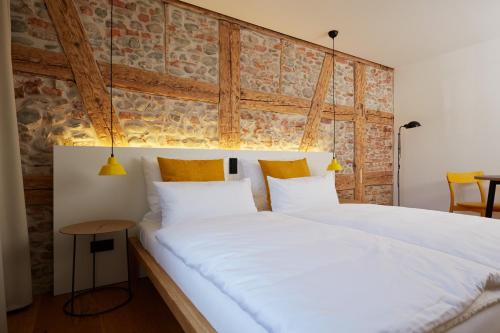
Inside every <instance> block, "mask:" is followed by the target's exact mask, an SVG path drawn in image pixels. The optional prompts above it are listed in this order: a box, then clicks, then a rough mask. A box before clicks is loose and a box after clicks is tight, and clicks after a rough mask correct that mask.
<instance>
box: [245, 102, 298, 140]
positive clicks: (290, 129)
mask: <svg viewBox="0 0 500 333" xmlns="http://www.w3.org/2000/svg"><path fill="white" fill-rule="evenodd" d="M305 122H306V117H305V116H301V115H287V114H282V113H275V112H266V111H256V110H245V109H243V110H241V121H240V124H241V138H240V139H241V148H243V149H261V150H298V149H299V145H300V141H301V139H302V134H303V133H304V127H305Z"/></svg>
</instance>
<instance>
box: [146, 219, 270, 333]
mask: <svg viewBox="0 0 500 333" xmlns="http://www.w3.org/2000/svg"><path fill="white" fill-rule="evenodd" d="M160 228H161V218H160V217H159V216H158V215H157V216H154V215H153V216H151V215H148V214H146V216H145V217H144V219H143V220H142V222H141V223H140V224H139V239H140V241H141V243H142V245H143V246H144V248H145V249H146V250H147V251H148V252H149V253H150V254H151V255H152V256H153V257H154V258H155V260H156V262H157V263H158V264H160V266H161V267H162V268H163V269H164V270H165V272H167V274H168V275H169V276H170V277H171V278H172V279H173V280H174V281H175V283H176V284H177V285H178V286H179V287H180V288H181V289H182V291H183V292H184V294H186V296H187V297H189V299H190V300H191V302H192V303H193V304H194V305H195V306H196V307H197V308H198V310H199V311H200V312H201V313H202V314H203V316H204V317H205V318H207V320H208V321H209V322H210V324H211V325H212V326H213V328H214V329H215V330H217V332H221V333H224V332H228V333H230V332H240V333H260V332H266V330H265V329H264V328H263V327H262V326H260V325H259V324H258V323H257V322H255V321H254V320H253V319H252V318H251V317H250V316H249V315H248V314H247V313H246V312H244V311H243V310H242V309H241V308H240V307H239V306H238V305H237V304H236V303H235V302H234V301H233V300H232V299H230V298H229V297H227V296H226V295H224V294H223V293H222V292H220V291H219V289H217V287H215V286H214V285H213V284H212V283H211V282H210V281H207V280H206V279H205V278H204V277H202V276H201V275H200V274H199V273H198V272H196V271H195V270H193V269H192V268H190V267H188V266H186V265H185V264H184V263H183V262H182V261H181V260H180V259H179V258H178V257H176V256H175V255H174V254H173V253H172V252H170V251H169V250H168V249H167V248H166V247H164V246H163V245H161V244H160V243H159V242H158V241H157V240H156V238H155V233H156V231H158V230H159V229H160Z"/></svg>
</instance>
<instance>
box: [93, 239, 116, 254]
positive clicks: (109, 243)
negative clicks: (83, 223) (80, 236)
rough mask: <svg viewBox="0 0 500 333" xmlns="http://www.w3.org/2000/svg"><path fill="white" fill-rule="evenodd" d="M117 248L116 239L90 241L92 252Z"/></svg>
mask: <svg viewBox="0 0 500 333" xmlns="http://www.w3.org/2000/svg"><path fill="white" fill-rule="evenodd" d="M114 248H115V240H114V239H103V240H97V241H92V242H90V253H96V252H104V251H111V250H113V249H114Z"/></svg>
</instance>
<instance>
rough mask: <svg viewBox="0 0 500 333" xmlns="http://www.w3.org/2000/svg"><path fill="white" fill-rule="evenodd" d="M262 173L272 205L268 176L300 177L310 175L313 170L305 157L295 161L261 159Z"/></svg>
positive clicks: (268, 200)
mask: <svg viewBox="0 0 500 333" xmlns="http://www.w3.org/2000/svg"><path fill="white" fill-rule="evenodd" d="M259 164H260V168H261V169H262V174H263V175H264V182H265V183H266V192H267V203H268V204H269V205H271V196H270V194H269V184H268V183H267V176H271V177H274V178H281V179H286V178H298V177H309V176H310V175H311V171H309V166H308V165H307V160H306V159H305V158H303V159H301V160H295V161H266V160H259Z"/></svg>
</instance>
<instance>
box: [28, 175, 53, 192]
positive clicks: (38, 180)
mask: <svg viewBox="0 0 500 333" xmlns="http://www.w3.org/2000/svg"><path fill="white" fill-rule="evenodd" d="M23 185H24V189H25V190H51V189H52V188H53V178H52V176H38V175H31V176H24V177H23Z"/></svg>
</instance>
